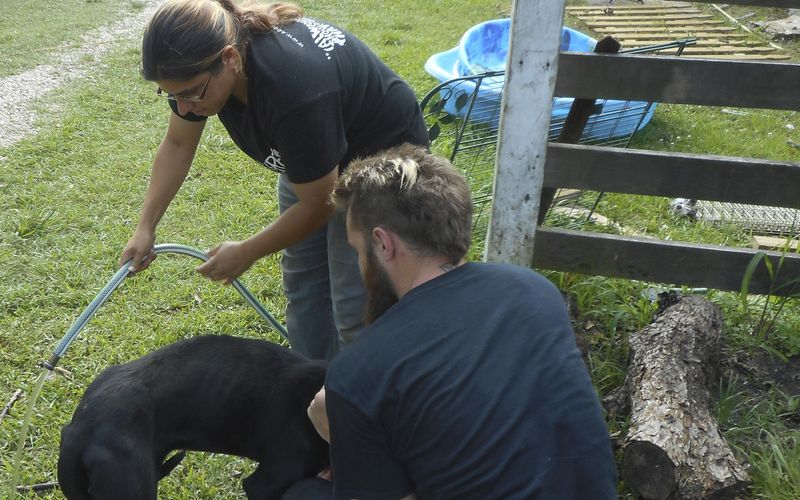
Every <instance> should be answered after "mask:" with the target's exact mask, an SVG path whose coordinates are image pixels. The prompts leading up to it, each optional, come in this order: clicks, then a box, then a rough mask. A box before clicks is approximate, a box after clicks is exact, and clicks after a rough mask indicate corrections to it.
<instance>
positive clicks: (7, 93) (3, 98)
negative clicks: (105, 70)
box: [0, 0, 164, 147]
mask: <svg viewBox="0 0 800 500" xmlns="http://www.w3.org/2000/svg"><path fill="white" fill-rule="evenodd" d="M163 1H164V0H146V1H145V2H144V7H143V8H142V10H141V11H139V12H138V13H136V14H135V15H130V16H127V17H125V18H123V19H122V20H120V21H118V22H116V23H114V24H112V25H110V26H105V27H102V28H98V29H95V30H92V31H90V32H88V33H86V34H85V35H84V36H83V37H82V38H81V40H80V41H79V42H78V44H79V46H78V47H77V48H75V45H76V44H75V43H74V42H67V43H65V44H63V45H62V47H61V48H59V49H56V50H55V51H54V54H53V57H52V59H53V61H57V62H54V64H46V65H42V66H37V67H36V68H33V69H31V70H29V71H26V72H24V73H21V74H19V75H12V76H8V77H5V78H0V147H7V146H10V145H12V144H14V143H15V142H17V141H19V140H21V139H23V138H25V137H27V136H29V135H31V134H33V133H35V132H36V130H35V125H34V124H35V123H36V120H37V118H38V117H37V116H36V115H35V114H34V111H33V103H34V100H37V99H41V98H46V97H47V94H48V93H50V92H52V91H53V90H55V89H56V88H58V87H60V86H62V85H65V84H67V83H69V82H71V81H74V80H77V79H81V78H91V75H92V72H93V70H94V69H96V67H97V65H98V64H100V63H101V60H102V56H103V55H104V54H106V53H107V52H108V51H110V50H111V49H113V48H115V47H116V46H118V44H119V43H121V42H123V41H127V42H134V41H135V40H136V39H137V38H139V37H141V35H142V31H143V30H144V26H145V24H146V23H147V21H148V20H149V19H150V17H151V16H152V15H153V12H154V11H155V9H156V7H158V5H160V4H161V3H162V2H163ZM67 47H68V48H67ZM58 109H59V107H58V103H54V105H53V106H49V107H48V110H49V111H48V113H50V112H51V111H52V112H54V113H57V112H58Z"/></svg>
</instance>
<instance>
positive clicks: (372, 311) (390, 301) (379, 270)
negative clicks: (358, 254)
mask: <svg viewBox="0 0 800 500" xmlns="http://www.w3.org/2000/svg"><path fill="white" fill-rule="evenodd" d="M364 287H365V288H366V291H367V303H366V306H365V307H364V324H367V325H369V324H371V323H373V322H374V321H375V320H377V319H378V318H380V317H381V315H382V314H383V313H385V312H386V310H387V309H389V308H390V307H392V306H393V305H394V304H395V303H396V302H397V300H398V298H397V293H395V291H394V287H393V286H392V282H391V281H390V280H389V275H388V274H387V272H386V270H385V269H384V268H383V267H381V265H380V263H379V262H378V258H377V257H376V256H375V252H374V251H373V250H372V247H371V246H370V247H368V248H367V268H366V269H365V270H364Z"/></svg>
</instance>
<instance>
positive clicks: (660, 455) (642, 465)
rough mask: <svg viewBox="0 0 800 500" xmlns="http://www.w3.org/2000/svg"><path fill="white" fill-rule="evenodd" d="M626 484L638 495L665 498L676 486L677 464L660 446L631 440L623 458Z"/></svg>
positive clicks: (658, 499) (662, 499)
mask: <svg viewBox="0 0 800 500" xmlns="http://www.w3.org/2000/svg"><path fill="white" fill-rule="evenodd" d="M622 462H623V465H622V470H623V473H624V475H625V484H627V485H628V487H629V488H630V489H631V490H632V491H633V492H634V493H635V494H636V495H638V496H640V497H644V498H648V499H650V498H652V499H657V500H664V499H666V498H669V495H670V494H671V493H672V490H673V489H674V488H675V464H674V463H673V462H672V460H671V459H670V458H669V455H667V452H666V451H664V450H663V449H662V448H660V447H659V446H656V445H654V444H653V443H650V442H647V441H631V442H629V443H628V444H627V446H626V447H625V453H624V455H623V458H622Z"/></svg>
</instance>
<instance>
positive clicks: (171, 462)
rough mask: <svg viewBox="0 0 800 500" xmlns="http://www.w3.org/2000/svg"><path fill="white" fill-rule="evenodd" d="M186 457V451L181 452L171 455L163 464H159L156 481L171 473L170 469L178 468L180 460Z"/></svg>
mask: <svg viewBox="0 0 800 500" xmlns="http://www.w3.org/2000/svg"><path fill="white" fill-rule="evenodd" d="M185 456H186V450H181V451H179V452H178V453H176V454H174V455H172V456H171V457H169V458H168V459H166V460H164V463H163V464H161V470H160V471H159V475H158V479H159V480H161V479H164V478H165V477H166V476H167V474H169V473H170V472H172V469H174V468H175V467H177V466H178V464H179V463H181V460H183V458H184V457H185Z"/></svg>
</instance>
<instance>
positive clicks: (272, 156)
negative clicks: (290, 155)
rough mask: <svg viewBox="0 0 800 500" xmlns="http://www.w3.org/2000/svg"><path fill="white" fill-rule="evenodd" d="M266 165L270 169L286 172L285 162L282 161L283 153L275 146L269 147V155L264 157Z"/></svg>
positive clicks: (281, 172) (280, 172)
mask: <svg viewBox="0 0 800 500" xmlns="http://www.w3.org/2000/svg"><path fill="white" fill-rule="evenodd" d="M264 165H266V166H267V168H268V169H270V170H274V171H275V172H278V173H279V174H283V173H286V167H285V166H283V162H282V161H281V153H280V152H279V151H278V150H277V149H275V148H272V147H270V148H269V156H267V157H266V158H264Z"/></svg>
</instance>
